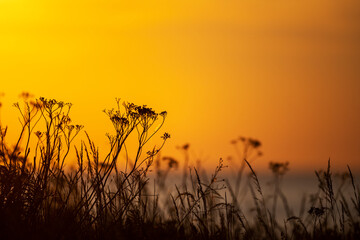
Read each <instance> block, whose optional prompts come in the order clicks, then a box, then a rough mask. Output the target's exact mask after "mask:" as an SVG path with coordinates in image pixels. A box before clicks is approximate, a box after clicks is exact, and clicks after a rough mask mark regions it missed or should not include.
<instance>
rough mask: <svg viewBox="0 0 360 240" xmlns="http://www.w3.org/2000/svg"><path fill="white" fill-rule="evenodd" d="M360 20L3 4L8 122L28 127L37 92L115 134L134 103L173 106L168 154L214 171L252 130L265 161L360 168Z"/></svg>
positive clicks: (0, 56) (282, 3)
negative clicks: (119, 105) (117, 114)
mask: <svg viewBox="0 0 360 240" xmlns="http://www.w3.org/2000/svg"><path fill="white" fill-rule="evenodd" d="M358 22H360V3H359V1H357V0H342V1H335V0H311V1H310V0H306V1H291V0H290V1H289V0H278V1H262V0H251V1H250V0H245V1H215V0H212V1H205V0H201V1H189V0H187V1H164V0H163V1H160V0H157V1H121V0H103V1H95V0H93V1H84V0H73V1H70V0H67V1H40V0H37V1H25V0H23V1H21V0H18V1H16V0H13V1H10V0H7V1H0V79H1V80H0V81H1V89H0V92H4V93H5V96H3V97H2V98H1V99H0V101H1V102H3V104H4V107H3V108H2V109H1V113H0V114H1V115H0V116H1V118H2V119H3V120H4V121H5V122H6V123H7V124H9V125H10V126H11V127H13V128H16V126H17V125H16V124H17V123H16V121H13V120H14V119H16V112H15V110H11V108H10V107H9V106H10V105H11V103H12V102H14V101H17V100H18V99H17V96H18V94H19V93H21V92H22V91H29V92H31V93H33V94H34V95H35V96H36V97H40V96H44V97H48V98H56V99H60V100H64V101H68V102H72V103H74V107H73V116H74V120H75V121H76V122H79V123H81V124H84V125H85V126H86V130H87V131H88V132H89V133H90V134H91V135H92V136H93V137H94V138H95V139H98V140H99V142H105V137H104V134H105V132H106V131H109V126H108V125H107V124H106V121H107V120H106V118H105V116H104V115H103V114H102V113H101V110H102V109H104V108H111V107H112V106H114V103H115V102H114V98H115V97H121V98H122V99H123V100H125V101H132V102H134V103H136V104H147V105H148V106H150V107H153V108H154V109H156V110H158V111H162V110H167V111H168V113H169V115H168V118H167V122H166V124H165V127H164V131H168V132H170V133H171V134H172V139H170V140H171V141H170V142H169V144H168V145H167V146H166V149H165V151H164V154H170V155H177V156H178V157H180V156H181V155H179V154H178V153H177V150H176V149H175V146H177V145H182V144H184V143H187V142H189V143H190V144H191V149H192V151H193V159H194V160H195V159H196V158H203V159H204V160H205V161H206V163H205V164H206V165H207V166H211V167H213V166H214V165H215V164H216V163H217V161H218V159H219V158H220V157H223V158H224V159H225V158H226V157H227V156H228V155H231V154H232V155H234V154H235V153H234V152H233V150H232V146H231V145H230V144H229V142H230V140H231V139H233V138H237V137H238V136H239V135H245V136H250V137H255V138H258V139H259V140H261V141H262V142H263V149H262V150H263V152H264V154H265V155H264V157H263V158H262V159H261V160H259V161H258V162H256V163H255V164H256V165H257V166H256V167H258V168H262V169H264V168H266V167H267V164H268V161H271V160H272V161H290V167H291V169H293V170H295V169H311V170H312V169H314V168H320V167H325V164H326V161H327V159H328V158H329V157H331V159H332V161H333V164H334V165H335V166H337V167H340V168H341V169H344V166H345V164H350V165H351V166H353V167H355V168H357V169H360V164H359V162H360V161H359V158H360V147H359V146H360V140H359V138H358V136H359V134H360V128H359V127H358V123H359V122H360V112H359V109H360V99H359V92H360V81H359V79H358V78H359V76H360V74H359V73H360V66H359V62H360V45H359V41H360V27H359V24H358ZM12 121H13V122H12Z"/></svg>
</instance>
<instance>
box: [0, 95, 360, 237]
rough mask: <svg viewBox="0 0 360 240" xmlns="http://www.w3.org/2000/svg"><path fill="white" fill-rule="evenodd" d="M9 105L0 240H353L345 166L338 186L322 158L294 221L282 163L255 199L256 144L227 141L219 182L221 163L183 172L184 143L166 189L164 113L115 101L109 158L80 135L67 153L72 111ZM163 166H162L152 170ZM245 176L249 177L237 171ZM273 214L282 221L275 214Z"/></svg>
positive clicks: (359, 212)
mask: <svg viewBox="0 0 360 240" xmlns="http://www.w3.org/2000/svg"><path fill="white" fill-rule="evenodd" d="M14 106H15V107H16V108H17V109H18V110H19V112H20V122H21V125H22V127H21V130H20V135H19V138H18V141H17V142H16V143H15V145H14V146H13V147H10V146H9V145H8V144H7V142H6V134H7V128H6V127H5V126H2V125H1V122H0V127H1V131H0V238H1V239H26V238H27V239H29V238H30V239H170V238H171V239H357V237H358V236H360V225H359V224H360V197H359V187H358V185H357V184H356V182H355V179H354V176H353V174H352V172H351V170H350V168H348V172H347V173H346V174H344V175H342V178H341V179H340V180H341V181H340V184H339V185H338V187H337V188H335V185H334V177H333V176H332V173H331V168H330V161H329V164H328V167H327V169H326V170H325V171H318V172H316V176H317V178H318V186H319V188H318V192H317V193H316V194H314V195H311V197H310V198H309V199H304V202H307V203H308V204H310V206H311V207H310V208H308V209H303V211H300V213H299V214H298V215H295V214H294V212H293V209H292V208H291V206H290V205H289V204H291V203H288V202H287V198H286V196H285V194H284V193H283V192H282V190H281V187H280V186H281V185H280V183H281V181H282V179H283V177H284V175H285V173H286V172H287V167H288V164H287V163H270V169H271V170H272V173H273V177H274V178H273V185H272V186H271V187H272V188H273V190H274V191H273V194H272V196H271V197H270V198H267V197H265V196H264V194H263V189H262V186H261V184H260V182H259V179H258V176H257V175H256V173H255V171H254V170H253V169H252V166H251V165H250V162H251V161H252V159H253V158H256V157H257V156H259V155H260V152H259V147H260V146H261V143H260V142H259V141H257V140H254V139H251V138H239V139H237V140H236V141H233V142H232V143H233V144H234V146H235V147H238V145H240V146H241V149H242V150H241V151H239V158H240V159H241V161H240V162H241V164H240V166H238V168H237V169H236V171H235V172H236V176H235V180H229V179H228V178H225V179H223V178H224V177H223V176H221V174H222V171H223V169H224V167H225V166H224V161H223V160H222V159H220V161H219V164H218V166H217V167H216V169H215V170H214V172H213V173H212V175H211V177H207V176H206V174H205V173H203V171H200V169H199V167H196V168H194V167H189V165H188V154H187V149H188V147H189V146H188V145H185V146H183V147H182V148H181V150H182V151H184V153H185V160H184V170H183V173H182V176H180V178H179V179H180V181H179V182H177V183H176V184H175V185H174V186H169V181H168V177H169V174H170V172H171V169H172V168H174V167H176V166H177V165H178V162H177V161H176V160H175V159H173V158H171V157H163V158H160V157H159V151H160V150H161V148H162V147H163V146H164V144H165V142H166V141H167V140H168V138H170V135H169V134H168V133H164V134H163V135H162V136H161V139H162V144H161V145H160V147H158V148H156V147H150V146H149V145H150V139H151V138H153V137H154V136H156V133H157V132H158V131H159V130H160V128H161V126H162V124H163V123H164V121H165V118H166V112H161V113H156V112H155V111H153V110H152V109H151V108H148V107H146V106H136V105H134V104H131V103H123V104H121V103H120V101H119V100H117V107H116V108H115V109H111V110H106V111H105V114H106V115H107V116H108V118H109V120H110V122H111V123H112V125H113V127H114V131H113V134H107V137H108V140H109V152H108V153H107V154H105V155H103V156H102V154H100V152H99V148H98V147H97V145H96V144H95V142H94V141H93V140H92V139H91V138H90V136H89V135H88V134H86V133H85V136H86V139H85V140H83V141H81V144H80V145H79V146H73V141H74V139H75V137H76V136H77V135H78V134H79V132H81V131H82V128H83V127H82V126H80V125H72V123H71V119H70V115H69V114H70V109H71V104H68V103H63V102H59V101H56V100H53V99H44V98H40V99H37V100H35V101H28V100H26V101H25V102H24V104H18V103H17V104H15V105H14ZM132 136H133V137H135V138H136V146H137V147H136V149H135V151H134V153H133V154H132V155H133V156H134V157H133V158H132V159H130V157H128V156H129V155H130V153H128V151H129V149H130V148H128V145H127V143H128V141H130V140H129V139H130V138H131V137H132ZM71 149H75V150H74V154H69V152H70V151H71ZM148 149H149V150H148ZM237 149H238V148H237ZM145 152H146V153H145ZM125 153H126V154H125ZM73 155H74V156H73ZM124 155H125V156H127V157H123V156H124ZM73 157H76V163H77V165H76V167H75V168H72V169H70V168H66V162H67V161H70V160H71V159H70V158H73ZM164 163H166V167H165V168H164V167H162V166H161V165H163V164H164ZM246 169H248V172H249V174H245V173H246V171H245V170H246ZM151 171H152V172H151ZM248 180H249V181H248ZM345 185H349V186H350V187H351V189H352V191H351V193H350V194H351V195H348V192H344V191H343V189H344V186H345ZM244 189H246V190H248V191H249V192H250V193H251V196H252V199H253V206H252V207H253V209H254V211H252V213H251V214H250V215H249V214H247V212H248V211H246V210H247V209H244V208H248V207H249V206H244V205H243V204H242V202H241V201H240V198H241V196H242V194H244ZM300 197H301V196H300ZM304 206H307V205H305V204H304ZM280 208H281V209H283V210H284V212H285V215H286V217H278V211H279V209H280Z"/></svg>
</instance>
